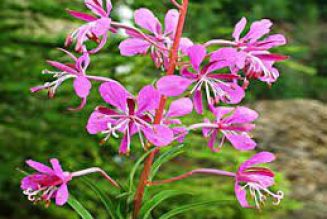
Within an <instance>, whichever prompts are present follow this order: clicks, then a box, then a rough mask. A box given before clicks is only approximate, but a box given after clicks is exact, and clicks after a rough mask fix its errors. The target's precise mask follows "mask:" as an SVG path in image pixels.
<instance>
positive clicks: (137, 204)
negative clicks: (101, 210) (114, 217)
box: [133, 0, 189, 219]
mask: <svg viewBox="0 0 327 219" xmlns="http://www.w3.org/2000/svg"><path fill="white" fill-rule="evenodd" d="M188 1H189V0H184V1H183V4H182V5H181V7H179V14H180V16H179V19H178V24H177V30H176V34H175V38H174V43H173V47H172V49H171V51H170V53H169V67H168V70H167V72H166V75H173V74H174V72H175V68H176V64H177V60H178V48H179V44H180V41H181V37H182V35H183V28H184V23H185V19H186V14H187V8H188ZM166 102H167V97H165V96H161V98H160V103H159V108H158V110H157V111H156V114H155V119H154V124H160V122H161V119H162V116H163V112H164V109H165V106H166ZM158 151H159V149H158V148H157V149H155V150H153V151H152V152H151V153H150V154H149V155H148V157H147V158H146V159H145V161H144V167H143V171H142V173H141V176H140V180H139V184H138V186H137V190H136V193H135V197H134V212H133V219H137V216H138V214H139V211H140V209H141V207H142V201H143V196H144V190H145V187H146V186H147V185H148V179H149V175H150V171H151V167H152V164H153V160H154V157H155V155H156V153H158Z"/></svg>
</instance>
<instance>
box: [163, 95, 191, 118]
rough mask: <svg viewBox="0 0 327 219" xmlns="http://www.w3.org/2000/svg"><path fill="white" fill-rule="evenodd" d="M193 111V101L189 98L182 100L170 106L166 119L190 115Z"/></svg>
mask: <svg viewBox="0 0 327 219" xmlns="http://www.w3.org/2000/svg"><path fill="white" fill-rule="evenodd" d="M192 110H193V104H192V101H191V100H190V99H189V98H180V99H178V100H175V101H173V102H172V103H171V104H170V107H169V109H168V112H167V114H166V117H179V116H185V115H187V114H190V113H191V112H192Z"/></svg>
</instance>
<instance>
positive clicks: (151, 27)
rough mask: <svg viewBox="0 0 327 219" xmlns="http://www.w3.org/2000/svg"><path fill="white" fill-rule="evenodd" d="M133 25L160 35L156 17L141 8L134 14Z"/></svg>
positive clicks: (159, 26)
mask: <svg viewBox="0 0 327 219" xmlns="http://www.w3.org/2000/svg"><path fill="white" fill-rule="evenodd" d="M134 19H135V23H136V24H137V25H139V26H140V27H143V28H144V29H146V30H148V31H150V32H151V33H154V34H156V35H158V34H161V24H160V22H159V20H158V18H157V17H156V16H154V14H153V13H152V11H150V10H149V9H146V8H141V9H138V10H136V11H135V13H134Z"/></svg>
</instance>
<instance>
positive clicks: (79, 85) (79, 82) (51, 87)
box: [31, 49, 92, 110]
mask: <svg viewBox="0 0 327 219" xmlns="http://www.w3.org/2000/svg"><path fill="white" fill-rule="evenodd" d="M61 50H62V51H63V52H65V53H66V54H67V55H68V56H69V57H70V58H71V59H72V60H73V61H74V62H75V63H74V64H63V63H60V62H56V61H48V64H49V65H51V66H53V67H55V68H56V69H58V70H59V71H54V72H53V71H48V70H45V71H43V73H44V74H50V75H53V77H54V78H57V79H56V80H54V81H52V82H47V83H45V84H44V85H41V86H36V87H33V88H31V91H32V92H33V93H34V92H38V91H40V90H44V89H48V91H49V97H54V95H55V93H56V90H57V88H58V87H59V86H60V85H61V84H62V83H63V82H64V81H65V80H67V79H70V78H74V85H73V86H74V90H75V93H76V95H77V96H78V97H80V98H81V100H82V102H81V104H80V106H78V107H77V108H76V109H72V110H79V109H82V108H83V107H84V106H85V104H86V99H87V96H88V95H89V93H90V90H91V87H92V84H91V82H90V81H89V80H88V78H87V75H86V73H85V72H86V69H87V67H88V65H89V64H90V58H89V54H88V53H87V52H86V51H85V50H84V53H83V55H82V56H81V57H79V58H76V57H75V56H74V55H73V54H71V53H70V52H68V51H66V50H64V49H61Z"/></svg>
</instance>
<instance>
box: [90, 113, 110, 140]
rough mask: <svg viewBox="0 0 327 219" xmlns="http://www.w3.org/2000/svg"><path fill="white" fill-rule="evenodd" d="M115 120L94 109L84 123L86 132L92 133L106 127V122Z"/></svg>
mask: <svg viewBox="0 0 327 219" xmlns="http://www.w3.org/2000/svg"><path fill="white" fill-rule="evenodd" d="M113 122H115V120H114V119H110V118H109V117H108V116H107V115H105V114H103V113H101V112H99V111H97V110H96V111H94V112H93V113H92V114H91V116H90V118H89V120H88V122H87V125H86V130H87V132H88V133H90V134H92V135H94V134H97V133H100V132H102V131H104V130H107V129H108V124H109V123H113Z"/></svg>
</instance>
